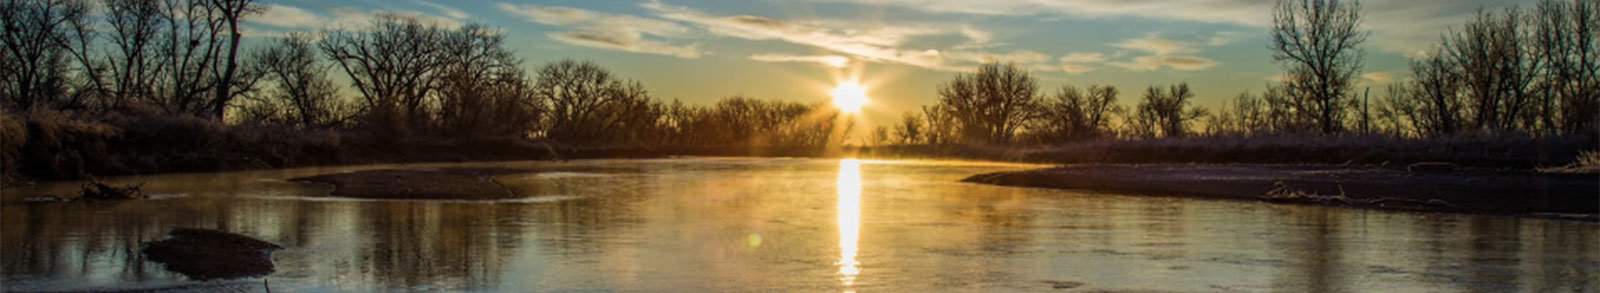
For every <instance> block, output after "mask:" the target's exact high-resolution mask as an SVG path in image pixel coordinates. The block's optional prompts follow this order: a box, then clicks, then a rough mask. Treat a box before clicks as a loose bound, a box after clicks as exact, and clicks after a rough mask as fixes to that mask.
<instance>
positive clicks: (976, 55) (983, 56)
mask: <svg viewBox="0 0 1600 293" xmlns="http://www.w3.org/2000/svg"><path fill="white" fill-rule="evenodd" d="M944 57H945V58H949V59H950V60H954V61H966V62H972V63H994V62H1002V63H1004V62H1010V63H1019V64H1036V63H1043V62H1047V61H1050V56H1048V55H1045V54H1044V53H1039V52H1034V51H1031V50H1015V51H1011V52H1006V53H986V52H966V51H952V52H947V53H945V54H944Z"/></svg>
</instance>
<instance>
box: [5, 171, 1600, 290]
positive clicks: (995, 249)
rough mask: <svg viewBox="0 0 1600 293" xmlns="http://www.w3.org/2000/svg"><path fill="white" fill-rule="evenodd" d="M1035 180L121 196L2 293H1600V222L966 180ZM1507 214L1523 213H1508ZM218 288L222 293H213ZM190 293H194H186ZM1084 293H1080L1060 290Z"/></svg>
mask: <svg viewBox="0 0 1600 293" xmlns="http://www.w3.org/2000/svg"><path fill="white" fill-rule="evenodd" d="M440 166H499V167H518V168H531V169H537V170H539V171H538V172H533V173H526V174H515V175H506V176H502V177H499V178H497V180H498V181H499V182H501V183H502V184H504V185H506V186H507V187H509V188H511V189H513V190H515V191H517V193H518V194H520V195H523V196H526V198H522V199H515V200H503V201H496V202H468V201H390V200H357V199H340V198H329V197H322V196H319V195H323V194H326V193H327V192H328V191H329V190H330V188H331V187H328V186H321V185H315V184H302V183H295V182H289V181H286V180H284V179H286V178H295V177H300V176H308V175H315V174H324V173H333V172H346V171H353V170H361V169H375V168H431V167H440ZM1037 167H1041V166H1037V165H1018V164H1000V163H973V162H945V161H875V160H853V159H846V160H839V159H787V158H676V159H657V160H584V161H572V162H564V163H551V162H500V163H465V164H431V165H391V166H356V167H330V168H301V169H285V170H266V171H247V172H229V173H203V174H166V175H150V176H142V177H128V178H116V179H112V180H111V181H116V182H144V183H145V184H146V185H145V190H146V191H147V192H149V193H151V194H155V195H157V199H152V200H144V201H133V202H121V203H56V204H24V203H21V202H20V198H22V197H26V196H32V195H39V194H67V193H70V192H71V191H72V190H75V189H76V188H77V184H78V183H74V182H59V183H49V184H41V185H38V186H33V187H28V188H19V189H8V190H5V192H4V195H3V197H4V206H3V210H0V212H3V215H0V221H3V222H0V226H3V231H0V232H3V234H0V248H3V249H0V251H3V252H0V258H3V259H0V261H3V266H0V268H3V275H4V278H3V281H4V283H3V285H0V286H4V289H5V290H6V291H78V290H97V289H115V288H121V289H127V288H135V289H139V288H176V289H183V288H190V289H193V290H194V291H210V290H211V289H216V288H221V287H229V288H234V287H237V288H246V289H249V290H255V289H259V288H257V287H261V286H270V287H271V289H272V290H273V291H274V292H278V291H284V292H290V291H295V292H324V291H395V290H417V291H423V290H438V291H513V292H523V291H674V292H707V291H757V292H770V291H806V292H818V291H836V292H853V291H888V290H890V289H892V290H894V291H1041V290H1052V289H1067V290H1104V291H1152V290H1154V291H1200V292H1216V291H1294V292H1309V291H1339V292H1401V291H1407V292H1418V291H1427V292H1437V291H1496V292H1506V291H1561V292H1573V291H1584V292H1594V291H1600V235H1597V234H1600V225H1596V224H1594V223H1585V222H1572V221H1557V220H1541V219H1522V218H1513V217H1497V216H1477V215H1456V214H1430V213H1409V212H1392V211H1371V210H1356V209H1345V208H1335V207H1315V206H1291V205H1274V204H1265V203H1257V202H1240V201H1216V200H1195V199H1183V198H1170V197H1140V196H1129V195H1119V194H1103V193H1094V192H1082V191H1061V190H1043V189H1029V188H1014V187H1000V186H988V185H981V184H973V183H962V182H958V180H960V179H961V178H964V177H966V176H970V175H973V174H978V173H984V172H995V171H1006V170H1018V169H1025V168H1037ZM1508 196H1514V195H1508ZM173 227H198V228H210V229H220V230H226V231H231V232H236V233H240V234H244V235H250V236H253V237H257V238H261V239H263V240H267V241H271V242H274V243H278V244H281V245H283V246H284V247H286V249H284V250H280V251H278V252H277V253H276V254H275V255H274V256H273V258H274V260H275V262H276V264H277V272H276V273H274V274H272V275H270V276H267V277H266V280H265V281H266V282H263V280H262V279H261V278H255V279H247V280H234V281H220V282H219V281H210V282H205V283H200V284H199V285H196V284H195V283H191V282H188V281H185V280H184V277H183V276H181V275H177V274H174V273H170V272H167V271H165V270H164V269H163V267H162V265H160V264H156V263H151V262H146V261H144V260H143V256H142V255H140V253H138V250H139V244H140V243H142V242H145V241H151V240H156V239H160V238H162V237H163V234H164V233H165V232H166V231H167V230H168V229H170V228H173ZM212 286H216V287H212ZM194 288H199V289H194ZM1068 292H1073V291H1068Z"/></svg>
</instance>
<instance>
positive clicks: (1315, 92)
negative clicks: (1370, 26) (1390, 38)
mask: <svg viewBox="0 0 1600 293" xmlns="http://www.w3.org/2000/svg"><path fill="white" fill-rule="evenodd" d="M1361 18H1362V17H1361V2H1360V1H1354V0H1352V1H1348V2H1347V1H1342V0H1278V1H1277V4H1276V6H1275V8H1274V10H1273V13H1272V46H1271V49H1272V50H1273V52H1274V54H1273V59H1274V60H1277V61H1278V62H1279V63H1280V64H1282V65H1283V66H1284V67H1285V69H1287V72H1286V76H1287V78H1288V80H1287V81H1285V83H1286V84H1287V85H1288V90H1289V94H1290V98H1292V99H1295V100H1297V101H1296V102H1295V103H1294V106H1295V107H1297V109H1296V110H1297V111H1304V112H1308V113H1312V114H1311V115H1314V117H1315V120H1314V121H1315V125H1314V126H1315V127H1316V128H1317V131H1320V132H1322V133H1325V134H1328V133H1335V132H1339V131H1340V130H1341V128H1342V127H1343V118H1344V110H1345V107H1346V102H1345V98H1346V96H1347V95H1349V94H1351V93H1350V89H1351V87H1352V86H1353V80H1354V79H1355V75H1356V74H1358V73H1359V72H1360V71H1361V67H1362V50H1361V48H1360V45H1361V44H1362V43H1364V42H1365V41H1366V38H1367V33H1366V32H1364V31H1361V30H1360V26H1361Z"/></svg>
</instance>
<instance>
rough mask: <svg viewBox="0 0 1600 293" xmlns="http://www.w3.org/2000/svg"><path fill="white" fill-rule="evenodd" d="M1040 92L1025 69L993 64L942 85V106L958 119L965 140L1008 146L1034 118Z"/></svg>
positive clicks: (940, 92)
mask: <svg viewBox="0 0 1600 293" xmlns="http://www.w3.org/2000/svg"><path fill="white" fill-rule="evenodd" d="M1038 88H1039V85H1038V82H1036V81H1035V80H1034V78H1033V75H1032V74H1030V73H1028V72H1027V71H1026V70H1024V69H1022V68H1021V67H1017V66H1016V65H1015V64H1005V65H1001V64H999V63H989V64H984V65H982V66H979V67H978V72H975V73H973V74H971V75H967V74H961V75H957V76H956V78H955V79H954V80H951V81H949V82H946V83H945V84H943V85H941V86H940V88H939V104H940V105H941V106H943V107H946V109H948V110H949V111H950V112H949V113H950V114H951V115H952V116H953V118H955V121H956V122H957V125H958V127H959V131H960V133H961V136H962V138H963V139H964V140H966V141H968V142H983V143H993V144H1006V143H1010V142H1011V141H1012V137H1013V136H1015V135H1016V134H1017V131H1018V130H1019V129H1020V128H1022V126H1023V125H1025V124H1026V123H1027V122H1028V120H1029V118H1031V116H1032V115H1033V108H1034V107H1035V106H1036V105H1037V103H1038V100H1039V98H1038V96H1039V94H1038Z"/></svg>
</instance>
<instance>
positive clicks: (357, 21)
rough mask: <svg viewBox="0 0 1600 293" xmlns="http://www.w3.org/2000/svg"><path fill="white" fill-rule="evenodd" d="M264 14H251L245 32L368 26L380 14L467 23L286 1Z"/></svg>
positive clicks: (448, 23) (436, 22)
mask: <svg viewBox="0 0 1600 293" xmlns="http://www.w3.org/2000/svg"><path fill="white" fill-rule="evenodd" d="M261 13H262V14H261V16H258V17H252V18H248V19H247V20H246V23H247V26H246V27H245V33H246V34H248V35H250V36H278V35H282V34H284V33H287V32H288V31H308V30H319V29H354V30H360V29H366V28H368V27H369V26H370V25H371V24H372V22H373V20H375V19H376V18H377V16H378V15H379V14H388V15H393V16H398V17H402V18H410V19H414V20H417V21H419V22H422V23H425V24H430V25H437V26H440V27H445V28H452V29H453V28H459V27H461V26H462V25H465V23H463V22H462V21H461V20H458V19H455V18H449V17H443V16H438V15H433V14H428V13H422V12H416V11H404V10H367V11H362V10H355V9H350V8H332V9H328V10H327V11H325V12H322V13H318V12H312V11H311V10H307V9H303V8H299V7H294V6H288V5H282V4H266V6H265V8H264V9H263V10H262V12H261Z"/></svg>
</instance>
